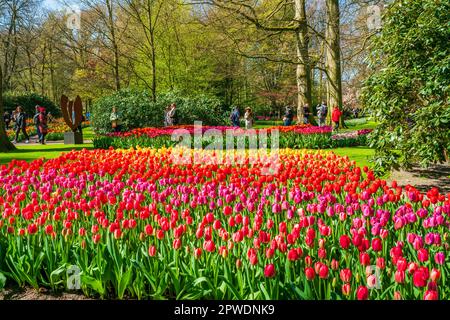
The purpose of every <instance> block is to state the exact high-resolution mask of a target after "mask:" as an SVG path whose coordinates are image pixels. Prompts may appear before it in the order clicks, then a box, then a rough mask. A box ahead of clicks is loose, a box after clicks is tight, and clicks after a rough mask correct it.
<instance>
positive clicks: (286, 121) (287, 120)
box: [283, 106, 294, 126]
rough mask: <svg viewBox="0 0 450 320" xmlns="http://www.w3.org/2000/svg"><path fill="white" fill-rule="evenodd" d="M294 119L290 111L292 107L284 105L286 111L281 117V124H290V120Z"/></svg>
mask: <svg viewBox="0 0 450 320" xmlns="http://www.w3.org/2000/svg"><path fill="white" fill-rule="evenodd" d="M293 120H294V113H293V112H292V109H291V107H290V106H287V107H286V112H285V114H284V117H283V124H284V126H290V125H291V124H292V121H293Z"/></svg>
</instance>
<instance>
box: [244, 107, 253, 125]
mask: <svg viewBox="0 0 450 320" xmlns="http://www.w3.org/2000/svg"><path fill="white" fill-rule="evenodd" d="M244 119H245V129H251V128H252V127H253V113H252V109H250V108H246V109H245V115H244Z"/></svg>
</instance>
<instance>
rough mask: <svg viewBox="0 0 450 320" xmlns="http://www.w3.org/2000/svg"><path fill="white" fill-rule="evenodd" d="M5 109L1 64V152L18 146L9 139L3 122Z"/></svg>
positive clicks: (0, 67) (0, 68)
mask: <svg viewBox="0 0 450 320" xmlns="http://www.w3.org/2000/svg"><path fill="white" fill-rule="evenodd" d="M4 112H5V110H4V108H3V71H2V66H1V65H0V116H1V117H2V119H1V120H0V152H6V151H11V150H14V149H15V148H16V147H14V145H13V144H12V143H11V141H9V139H8V135H7V134H6V128H5V123H4V122H3V114H4Z"/></svg>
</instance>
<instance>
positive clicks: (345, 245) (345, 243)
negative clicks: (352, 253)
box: [339, 234, 350, 249]
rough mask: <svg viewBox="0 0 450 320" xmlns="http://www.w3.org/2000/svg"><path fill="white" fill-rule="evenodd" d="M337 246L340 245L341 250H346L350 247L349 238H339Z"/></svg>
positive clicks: (344, 236) (345, 236) (343, 236)
mask: <svg viewBox="0 0 450 320" xmlns="http://www.w3.org/2000/svg"><path fill="white" fill-rule="evenodd" d="M339 244H340V245H341V247H342V249H348V247H349V246H350V238H349V237H348V236H347V235H345V234H344V235H342V236H341V237H340V238H339Z"/></svg>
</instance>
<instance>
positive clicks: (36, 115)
mask: <svg viewBox="0 0 450 320" xmlns="http://www.w3.org/2000/svg"><path fill="white" fill-rule="evenodd" d="M40 108H41V107H40V106H38V105H36V106H35V107H34V110H35V113H34V117H33V123H34V126H35V128H36V133H37V136H38V139H37V140H36V142H37V143H40V142H41V130H40V129H39V114H40Z"/></svg>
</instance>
